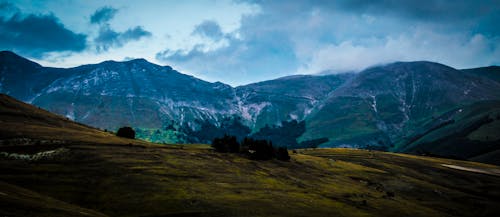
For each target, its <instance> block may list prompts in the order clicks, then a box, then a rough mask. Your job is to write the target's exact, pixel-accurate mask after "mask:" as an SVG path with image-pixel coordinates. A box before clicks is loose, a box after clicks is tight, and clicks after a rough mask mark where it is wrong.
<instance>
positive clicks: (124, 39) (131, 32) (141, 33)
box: [94, 24, 152, 51]
mask: <svg viewBox="0 0 500 217" xmlns="http://www.w3.org/2000/svg"><path fill="white" fill-rule="evenodd" d="M151 35H152V34H151V32H148V31H146V30H144V29H143V28H142V27H141V26H136V27H134V28H130V29H127V30H126V31H125V32H116V31H114V30H113V29H111V27H110V26H109V24H105V25H102V26H101V27H100V28H99V34H98V36H97V37H96V38H95V39H94V43H95V44H96V48H97V51H107V50H108V49H109V48H112V47H122V46H123V45H125V44H126V43H128V42H130V41H137V40H140V39H141V38H143V37H151Z"/></svg>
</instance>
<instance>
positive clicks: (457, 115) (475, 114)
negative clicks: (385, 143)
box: [395, 101, 500, 164]
mask: <svg viewBox="0 0 500 217" xmlns="http://www.w3.org/2000/svg"><path fill="white" fill-rule="evenodd" d="M498 132H500V101H484V102H479V103H474V104H472V105H469V106H463V107H459V108H455V109H452V110H450V111H448V112H446V113H444V114H443V115H441V116H438V117H434V118H431V119H428V120H427V122H425V123H424V124H423V125H422V127H421V128H420V130H417V131H416V132H415V133H414V134H412V135H411V136H408V137H407V138H406V139H405V140H403V141H402V142H401V143H400V144H399V145H398V146H397V147H396V148H395V150H398V151H403V152H409V153H416V154H427V155H435V156H442V157H451V158H457V159H469V160H477V161H481V162H487V163H492V164H500V160H499V159H500V155H499V152H498V150H500V146H499V145H498V144H500V134H499V133H498Z"/></svg>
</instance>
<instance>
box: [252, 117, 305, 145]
mask: <svg viewBox="0 0 500 217" xmlns="http://www.w3.org/2000/svg"><path fill="white" fill-rule="evenodd" d="M304 132H306V123H305V121H301V122H298V121H296V120H291V121H282V122H281V125H279V126H277V125H273V126H269V125H266V126H264V127H263V128H261V129H260V130H259V131H258V132H256V133H255V134H253V135H252V138H255V139H263V140H269V141H273V143H274V144H276V145H278V146H284V147H290V148H299V147H300V145H299V144H298V143H297V138H299V137H300V136H301V135H302V134H303V133H304Z"/></svg>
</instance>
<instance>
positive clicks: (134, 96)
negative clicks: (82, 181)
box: [0, 51, 500, 150]
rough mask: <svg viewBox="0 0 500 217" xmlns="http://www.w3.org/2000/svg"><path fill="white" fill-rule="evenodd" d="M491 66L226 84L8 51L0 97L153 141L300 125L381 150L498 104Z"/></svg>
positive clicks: (382, 69) (312, 134)
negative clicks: (60, 63)
mask: <svg viewBox="0 0 500 217" xmlns="http://www.w3.org/2000/svg"><path fill="white" fill-rule="evenodd" d="M497 68H498V67H486V68H479V69H471V70H456V69H453V68H451V67H448V66H445V65H442V64H438V63H433V62H397V63H392V64H388V65H383V66H376V67H372V68H369V69H366V70H364V71H362V72H359V73H357V74H353V73H351V74H337V75H322V76H310V75H309V76H305V75H299V76H290V77H284V78H279V79H275V80H270V81H263V82H259V83H254V84H249V85H244V86H239V87H231V86H229V85H226V84H223V83H220V82H215V83H210V82H206V81H203V80H200V79H197V78H195V77H192V76H188V75H185V74H182V73H180V72H177V71H175V70H174V69H172V68H171V67H168V66H158V65H155V64H152V63H149V62H147V61H146V60H144V59H136V60H131V61H125V62H115V61H106V62H102V63H99V64H93V65H84V66H79V67H75V68H68V69H60V68H48V67H42V66H40V65H38V64H36V63H34V62H31V61H29V60H27V59H24V58H22V57H19V56H17V55H15V54H14V53H11V52H6V51H4V52H1V53H0V92H3V93H7V94H10V95H12V96H14V97H16V98H19V99H21V100H23V101H25V102H29V103H32V104H34V105H37V106H40V107H42V108H45V109H47V110H49V111H52V112H55V113H58V114H61V115H64V116H66V117H68V118H70V119H72V120H75V121H78V122H82V123H85V124H88V125H91V126H94V127H98V128H101V129H109V130H116V129H117V128H118V127H121V126H124V125H131V126H133V127H134V128H136V129H137V131H138V135H139V137H141V138H143V139H148V140H150V141H156V142H186V141H188V142H197V141H198V142H201V141H205V140H196V139H194V140H188V138H195V137H196V136H193V135H199V134H200V131H201V130H202V129H204V131H205V132H208V131H207V130H206V129H214V130H217V128H218V127H221V128H225V129H226V128H233V126H239V127H241V126H242V124H243V125H245V126H247V127H249V128H250V131H247V130H246V129H242V130H239V131H241V132H251V133H257V132H258V131H259V130H260V129H277V128H279V127H280V126H281V125H282V123H284V122H283V121H292V120H296V121H299V122H301V121H304V122H305V130H303V131H304V133H303V134H302V135H301V136H300V137H299V138H298V139H297V140H298V141H297V142H298V143H300V142H306V143H307V141H311V140H317V139H321V141H327V140H328V142H326V143H324V144H322V145H321V146H323V147H332V146H348V147H361V148H374V149H383V150H386V149H388V148H391V147H392V149H395V148H396V147H395V146H397V144H400V143H401V141H402V140H403V138H405V137H407V136H410V135H412V134H414V133H415V132H416V131H417V129H418V130H420V127H421V126H422V124H423V123H424V122H426V121H428V120H429V119H432V118H433V117H438V116H440V115H442V114H443V113H445V112H447V111H449V110H451V109H454V108H457V107H460V106H466V105H469V104H471V103H474V102H479V101H485V100H497V99H500V83H499V82H498V80H497V79H495V78H496V77H495V76H496V73H497V72H496V71H498V70H497ZM228 120H230V121H228ZM234 122H241V124H239V123H234ZM227 123H230V124H227ZM223 125H224V126H223ZM266 126H268V127H267V128H265V127H266ZM297 126H301V127H302V126H303V125H300V124H299V125H297ZM197 130H198V131H197ZM273 131H276V132H279V130H273ZM298 131H302V130H298ZM193 132H194V133H193ZM220 133H223V132H219V134H220ZM215 134H217V133H214V135H215ZM261 134H262V132H261ZM264 134H265V132H264ZM243 136H244V135H243ZM205 137H206V135H204V138H205ZM326 139H327V140H326ZM284 145H287V144H284Z"/></svg>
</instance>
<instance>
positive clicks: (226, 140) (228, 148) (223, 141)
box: [212, 135, 240, 153]
mask: <svg viewBox="0 0 500 217" xmlns="http://www.w3.org/2000/svg"><path fill="white" fill-rule="evenodd" d="M212 148H214V149H215V151H218V152H230V153H238V152H240V144H239V143H238V141H237V140H236V137H235V136H228V135H224V137H222V138H215V139H213V140H212Z"/></svg>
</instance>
